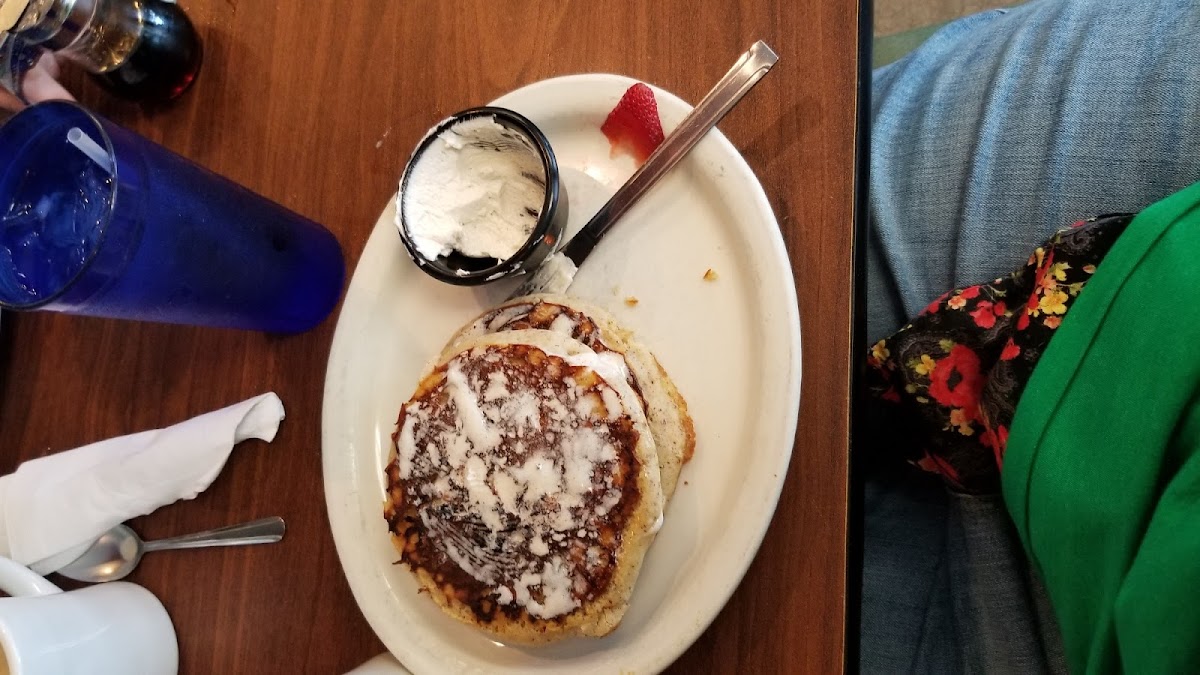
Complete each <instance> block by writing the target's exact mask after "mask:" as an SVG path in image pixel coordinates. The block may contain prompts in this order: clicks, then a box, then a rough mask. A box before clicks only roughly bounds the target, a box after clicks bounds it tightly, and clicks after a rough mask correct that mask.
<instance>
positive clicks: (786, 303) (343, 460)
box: [321, 73, 802, 672]
mask: <svg viewBox="0 0 1200 675" xmlns="http://www.w3.org/2000/svg"><path fill="white" fill-rule="evenodd" d="M605 81H607V82H605ZM589 82H593V83H595V82H605V83H606V84H612V83H615V84H620V85H623V88H622V91H623V90H624V88H627V87H628V86H630V85H632V84H634V83H636V82H641V80H636V79H633V78H630V77H627V76H624V75H617V74H613V73H577V74H569V75H560V76H556V77H551V78H547V79H543V80H538V81H535V82H531V83H529V84H526V85H524V86H521V87H519V88H517V89H514V90H512V91H510V92H508V93H506V94H503V95H501V96H499V97H497V98H496V99H495V100H493V101H491V102H490V103H489V105H501V106H503V105H505V101H508V100H511V99H512V98H519V97H524V96H531V95H533V96H536V95H537V92H538V91H539V90H542V89H546V88H551V89H552V88H555V87H559V86H563V85H571V86H574V85H576V84H586V83H589ZM646 84H649V85H650V86H651V88H652V89H653V90H654V93H655V97H656V98H657V99H658V100H660V101H662V100H663V99H671V100H672V103H673V104H674V105H677V106H681V107H682V109H684V110H691V107H692V106H691V105H690V104H688V103H687V102H686V101H683V100H682V99H680V98H679V97H678V96H676V95H674V94H673V93H671V92H669V91H667V90H665V89H662V88H661V87H658V86H656V85H654V84H651V83H648V82H647V83H646ZM709 135H710V136H711V137H712V139H713V140H714V141H715V142H716V143H718V144H719V145H720V146H721V149H722V154H723V155H725V156H726V157H728V158H729V159H730V160H731V162H733V163H734V164H735V165H736V167H737V170H739V171H740V172H742V173H744V174H745V175H746V176H747V177H748V178H749V179H750V180H749V183H750V187H751V190H750V192H751V193H752V194H750V195H749V196H750V198H751V199H752V200H753V202H754V203H755V206H756V210H757V212H758V213H759V214H761V215H763V216H764V217H763V218H762V219H761V220H759V219H756V220H755V222H762V223H763V224H764V225H766V224H768V223H767V221H769V224H771V225H774V227H773V228H772V229H771V232H770V233H768V235H767V237H766V239H767V240H768V241H769V253H770V254H771V255H772V257H773V258H774V259H775V260H774V263H775V265H774V266H775V267H776V269H778V270H779V271H780V272H781V273H782V275H783V276H784V277H786V282H787V283H783V284H778V285H781V286H783V288H782V289H780V290H782V291H783V294H784V296H785V297H784V298H783V302H782V307H783V308H784V316H783V317H782V319H783V320H782V321H781V327H782V328H784V329H785V330H786V333H787V336H786V337H787V339H786V341H785V342H786V343H787V345H788V347H789V354H788V359H787V360H788V369H787V375H786V400H785V404H784V405H782V406H781V409H784V410H790V411H791V412H790V413H788V414H787V415H786V417H785V419H784V420H783V421H782V427H781V428H780V429H779V432H780V437H781V438H782V439H786V443H785V447H784V448H781V449H780V450H779V451H777V452H776V453H773V454H772V457H775V456H781V458H780V459H779V460H777V461H776V463H775V464H774V465H775V466H776V467H777V468H778V471H777V473H776V475H775V476H774V477H773V480H772V481H771V482H770V483H769V484H770V487H771V489H770V491H769V493H767V494H764V495H763V496H764V497H766V500H765V502H766V503H768V504H769V508H768V509H766V517H763V518H761V519H760V522H757V523H755V526H756V527H755V529H756V532H754V535H753V536H752V537H749V538H748V539H747V540H746V541H747V543H748V544H751V545H750V546H748V548H746V550H745V552H746V553H747V555H744V556H742V557H741V559H740V560H738V561H737V564H736V566H734V567H732V568H731V569H730V572H731V573H730V574H728V575H726V576H727V579H728V583H726V584H725V588H723V589H721V592H720V593H712V595H713V596H719V598H717V601H716V602H709V603H706V607H705V611H703V612H699V613H698V614H700V615H702V618H701V620H700V621H698V622H695V623H692V624H690V625H688V626H681V627H680V628H679V629H678V633H679V635H680V636H681V637H682V639H679V640H675V641H673V643H672V644H671V645H669V646H668V645H661V647H665V648H663V649H659V650H656V651H655V652H653V653H652V654H650V656H649V658H647V659H644V660H642V661H640V662H637V663H631V664H630V666H632V667H633V668H634V669H635V670H643V669H644V670H649V671H652V672H658V671H660V670H662V669H664V668H665V667H666V666H668V665H670V664H671V663H672V662H674V661H675V660H676V659H678V658H679V656H681V655H682V654H683V653H684V652H685V651H686V650H687V649H689V648H690V647H691V646H692V645H693V644H694V643H695V642H696V640H697V639H698V638H699V637H700V636H701V635H702V634H703V633H704V631H705V630H707V628H708V627H709V626H710V625H711V624H712V622H713V621H714V620H715V619H716V617H717V616H718V615H719V614H720V613H721V611H722V609H723V608H724V607H725V605H726V604H728V601H729V599H730V598H731V597H732V595H733V593H734V592H735V591H736V590H737V588H738V587H739V586H740V585H741V582H742V581H743V579H744V578H745V575H746V572H747V571H748V569H749V567H750V565H751V564H752V563H753V561H754V559H755V558H756V557H757V554H758V551H759V549H760V548H761V546H762V542H763V539H764V538H765V536H766V533H767V531H768V530H769V528H770V525H771V523H772V522H773V521H774V518H775V513H776V509H777V508H778V502H779V498H780V496H781V494H782V490H783V485H784V482H785V481H786V478H787V475H788V470H789V467H790V465H791V459H792V454H793V452H794V451H795V449H796V444H795V438H796V430H797V428H798V425H799V412H800V400H801V390H802V377H801V376H802V340H801V336H802V332H801V323H800V312H799V302H798V295H797V290H796V281H795V272H794V269H793V267H792V263H791V258H790V256H789V255H788V252H787V246H786V243H785V241H784V237H783V232H782V230H781V229H780V228H779V222H778V219H777V218H776V216H775V211H774V209H773V208H772V207H771V204H770V200H769V199H768V198H767V195H766V192H765V190H764V188H763V186H762V183H761V181H759V179H758V176H757V174H755V172H754V170H753V169H752V168H751V167H750V165H749V163H747V162H746V160H745V158H744V157H743V156H742V154H741V152H739V151H738V149H737V148H736V147H735V146H734V145H733V143H732V142H730V141H729V140H728V138H727V137H726V136H725V135H724V134H723V133H722V132H721V131H720V129H713V132H712V133H711V134H709ZM394 202H395V193H393V194H392V195H391V196H390V197H388V204H387V205H386V206H385V208H384V209H383V211H382V212H381V214H380V217H379V218H378V219H377V220H376V222H375V224H374V225H373V226H372V229H371V232H370V234H369V235H368V237H367V241H366V243H365V244H364V247H363V251H362V253H361V254H360V257H359V260H358V264H357V265H356V268H355V270H354V272H353V273H352V276H351V280H350V283H349V285H348V287H347V290H346V295H345V299H344V301H343V303H342V307H341V308H340V309H339V314H338V319H337V324H336V328H335V331H334V336H333V340H332V342H331V346H330V351H329V357H328V361H327V366H326V377H325V386H324V390H323V393H322V403H321V455H322V484H323V489H324V492H325V501H326V512H327V517H328V520H329V524H330V531H331V535H332V537H333V540H334V545H335V549H336V553H337V556H338V562H339V565H340V566H341V568H342V573H343V577H345V579H346V582H347V584H348V585H349V586H350V589H351V593H352V595H353V596H354V600H355V604H356V605H357V606H358V608H359V611H360V613H362V615H363V616H364V618H366V620H367V622H368V624H369V625H370V627H371V630H372V632H374V633H375V634H376V636H377V637H378V638H379V639H380V641H382V642H383V643H384V645H385V646H386V647H387V649H388V651H390V652H391V653H392V654H393V655H394V656H395V657H396V658H397V659H398V660H400V661H401V662H402V663H403V664H404V665H405V667H406V668H413V667H416V669H417V670H423V669H436V668H442V669H444V668H447V667H452V666H453V665H454V664H453V663H451V662H447V661H446V660H442V661H437V662H427V661H425V660H420V662H412V663H410V662H409V661H406V660H405V659H413V658H419V657H420V656H421V654H422V652H419V651H414V650H408V649H397V648H396V646H395V645H393V644H392V643H393V642H395V640H390V639H389V638H390V637H391V636H390V635H389V636H385V633H386V631H383V630H381V629H380V628H379V627H378V624H379V623H381V622H383V621H384V620H385V619H386V617H385V616H383V615H382V614H383V612H382V611H381V607H379V606H377V605H376V603H377V599H376V595H382V594H377V593H373V594H369V595H368V591H369V590H370V589H368V588H366V587H365V586H366V584H365V582H364V580H363V576H369V575H362V576H360V575H358V574H354V575H352V574H351V573H350V571H349V565H350V564H351V562H353V560H352V559H350V556H351V554H352V553H359V554H360V555H361V552H358V551H355V550H354V549H355V546H354V544H353V542H352V539H353V535H354V534H355V532H354V531H349V529H350V525H351V524H353V521H362V513H361V509H359V508H358V507H357V505H358V501H359V500H358V495H357V490H350V491H349V492H347V491H346V490H344V489H342V486H340V485H338V484H336V483H335V482H334V481H332V480H331V474H333V473H335V472H337V471H342V472H347V469H349V471H348V472H347V475H350V476H353V475H355V474H356V473H357V472H358V467H357V464H358V462H357V454H358V453H357V451H354V450H352V449H351V450H350V451H346V448H345V447H341V448H337V449H336V450H335V451H331V449H330V446H331V445H332V444H334V443H340V445H342V446H345V445H346V443H345V442H341V441H342V440H343V439H341V438H339V437H338V433H340V432H341V431H343V430H338V431H337V432H335V431H333V430H331V426H332V425H331V420H330V419H329V418H330V417H331V416H332V412H331V406H330V400H331V398H336V397H337V396H338V395H339V392H338V391H336V389H337V386H338V384H339V383H341V382H339V381H338V378H337V377H335V376H336V375H338V374H340V373H339V372H338V365H339V360H340V359H343V356H342V355H343V353H344V352H346V351H347V350H348V349H350V348H352V342H353V335H352V331H351V329H350V327H349V326H348V325H346V324H344V323H343V316H345V315H346V309H347V307H349V306H351V298H352V296H354V297H358V296H360V295H363V291H359V293H358V294H355V293H354V291H355V290H356V287H358V286H361V285H362V284H364V283H367V281H366V279H367V277H366V276H363V275H360V270H361V269H362V268H363V267H364V265H363V263H364V261H366V260H368V256H367V253H368V251H371V250H373V249H378V248H380V247H381V245H379V244H375V245H374V246H373V242H374V240H375V239H376V238H377V237H383V236H386V234H388V232H387V230H390V229H391V228H390V226H389V224H388V223H386V222H385V218H384V216H386V214H387V213H388V212H389V210H390V209H391V208H392V205H393V204H394ZM373 257H378V256H373ZM372 262H374V261H372ZM376 267H378V265H376ZM369 271H370V268H369ZM778 281H784V279H779V280H778ZM767 285H768V286H770V287H772V288H774V287H776V285H777V284H775V283H771V284H767ZM354 304H355V305H357V304H358V303H357V302H355V303H354ZM342 362H343V363H348V362H347V361H342ZM342 382H344V380H343V381H342ZM344 440H345V441H346V442H349V441H351V439H349V438H345V439H344ZM335 460H337V461H335ZM342 502H345V503H342ZM381 508H382V505H381ZM345 520H349V521H352V522H351V523H344V522H343V521H345ZM359 530H361V528H359ZM362 557H363V558H366V557H367V556H362ZM376 576H377V575H376ZM372 581H380V582H381V583H383V584H385V585H386V580H383V579H382V577H378V576H377V578H376V579H372ZM400 646H401V647H403V646H404V645H400ZM465 665H466V664H464V663H462V662H458V667H459V669H463V667H464V666H465ZM564 666H565V664H564ZM414 672H416V671H414Z"/></svg>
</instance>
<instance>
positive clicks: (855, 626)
mask: <svg viewBox="0 0 1200 675" xmlns="http://www.w3.org/2000/svg"><path fill="white" fill-rule="evenodd" d="M873 36H874V0H859V3H858V63H857V73H858V75H857V83H856V92H855V120H854V215H853V228H854V230H853V236H852V238H851V248H850V250H851V260H852V262H851V267H850V277H851V284H852V289H851V293H850V298H851V305H850V326H849V331H850V339H849V345H850V424H849V429H850V439H849V443H848V445H847V448H848V451H849V453H850V457H849V462H848V467H849V479H848V480H849V482H848V485H847V493H846V496H847V502H848V503H847V507H846V594H845V598H846V600H845V602H846V607H845V612H844V615H845V619H846V627H845V631H846V632H845V639H844V642H843V645H844V649H843V656H844V659H845V660H844V662H843V669H844V671H845V672H850V673H857V672H858V670H859V669H858V666H859V649H860V621H861V602H862V569H863V529H862V509H863V491H864V490H863V472H862V471H861V467H860V466H859V460H858V453H856V452H855V448H854V439H855V438H856V437H861V435H860V434H857V433H855V432H856V430H857V428H858V425H859V424H861V423H862V419H863V416H862V415H859V414H857V412H858V411H859V410H860V409H861V405H862V402H861V401H860V400H859V397H860V393H859V392H861V391H862V388H861V387H860V386H859V385H860V383H861V381H862V377H863V375H864V368H865V367H866V360H865V359H863V358H860V355H862V354H864V353H866V340H867V297H866V290H867V283H866V282H867V280H866V276H865V275H866V271H867V265H866V260H867V238H868V237H869V236H870V210H869V209H870V206H869V198H870V167H871V60H872V53H871V52H872V49H871V45H872V41H873V39H874V37H873Z"/></svg>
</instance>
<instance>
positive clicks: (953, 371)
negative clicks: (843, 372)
mask: <svg viewBox="0 0 1200 675" xmlns="http://www.w3.org/2000/svg"><path fill="white" fill-rule="evenodd" d="M1130 220H1132V216H1106V217H1105V218H1103V219H1097V220H1093V221H1089V222H1088V223H1087V224H1086V225H1085V226H1082V227H1079V226H1073V227H1072V228H1069V229H1066V230H1063V231H1061V232H1059V233H1058V234H1056V235H1055V236H1054V237H1053V238H1051V239H1050V240H1049V241H1047V242H1046V244H1045V245H1043V246H1042V247H1040V248H1039V249H1038V250H1037V251H1035V252H1034V254H1033V255H1031V256H1030V257H1029V260H1028V262H1027V263H1026V266H1025V268H1024V269H1022V270H1019V271H1017V272H1016V273H1014V274H1012V275H1009V276H1007V277H1001V278H997V279H995V280H994V281H993V282H990V283H987V284H980V285H975V286H967V287H965V288H962V289H959V290H956V291H950V292H948V293H944V294H942V295H941V296H940V297H938V298H937V299H936V300H934V301H933V302H932V303H930V304H929V306H928V307H926V308H925V309H924V310H923V311H922V312H921V314H920V315H919V316H918V317H916V318H914V319H913V320H912V321H911V323H909V324H907V325H906V326H905V327H904V328H902V329H901V330H900V331H899V332H898V333H896V334H895V335H893V336H891V337H889V338H886V339H884V340H881V341H879V342H878V343H876V345H874V346H873V347H872V351H871V354H870V356H869V357H868V363H869V365H870V368H868V376H867V381H868V387H869V388H870V390H871V392H872V394H873V399H872V403H871V407H870V408H869V410H870V409H874V408H873V407H874V406H875V405H882V406H889V407H890V409H891V410H892V412H891V413H889V414H890V415H892V416H893V417H885V418H882V419H883V420H894V419H895V418H894V415H896V414H900V415H904V416H910V417H912V418H913V419H910V420H909V421H908V422H906V424H911V425H914V426H911V427H910V428H911V429H919V430H920V434H922V435H921V436H920V437H919V438H916V439H911V441H906V442H903V443H901V444H900V447H901V448H903V452H904V455H905V457H907V458H908V460H909V461H910V462H912V463H914V464H916V465H917V466H919V467H921V468H922V469H925V470H927V471H931V472H934V473H937V474H939V475H941V476H942V478H943V480H945V482H946V483H947V484H948V485H949V486H950V487H951V488H953V489H955V490H962V491H965V492H972V493H994V492H996V491H997V490H999V476H1000V473H999V472H1000V468H1001V467H1002V465H1003V460H1004V455H1005V452H1006V450H1007V446H1008V436H1009V427H1010V425H1011V424H1012V420H1013V411H1014V410H1015V408H1016V405H1015V403H1016V401H1017V399H1018V398H1019V397H1020V394H1021V392H1022V390H1023V389H1024V387H1025V385H1026V383H1027V382H1028V379H1029V377H1030V375H1031V374H1032V372H1033V368H1034V367H1035V365H1036V364H1037V360H1038V358H1039V356H1040V355H1041V354H1042V353H1043V351H1044V349H1045V346H1046V344H1047V343H1048V342H1049V341H1050V339H1051V337H1053V335H1054V334H1055V333H1056V332H1057V331H1056V330H1055V329H1056V328H1057V327H1058V325H1059V322H1060V321H1061V320H1062V317H1063V316H1064V314H1065V313H1066V311H1068V310H1069V309H1070V306H1071V305H1072V304H1073V303H1074V300H1075V298H1076V297H1077V296H1078V294H1079V292H1080V291H1081V290H1082V289H1083V287H1084V285H1085V284H1086V283H1087V281H1088V280H1089V278H1090V276H1091V273H1092V272H1094V271H1095V266H1096V265H1098V264H1099V263H1100V261H1101V260H1102V258H1103V256H1104V254H1105V253H1107V251H1108V249H1109V247H1111V245H1112V244H1113V242H1115V241H1116V239H1117V237H1118V236H1119V235H1120V233H1121V232H1122V231H1123V230H1124V227H1125V226H1126V225H1127V224H1128V223H1129V221H1130ZM1068 243H1069V245H1067V244H1068ZM1056 261H1057V262H1056ZM1050 293H1053V294H1054V297H1053V299H1054V302H1053V303H1049V302H1048V301H1047V302H1046V303H1043V299H1044V298H1046V297H1047V294H1050ZM1009 300H1011V301H1012V302H1013V303H1014V307H1012V308H1010V307H1009V306H1008V304H1007V302H1008V301H1009ZM1043 305H1045V306H1043ZM946 310H956V311H946ZM1050 310H1052V311H1050ZM869 414H870V413H869ZM878 432H879V433H881V434H883V435H884V436H885V437H888V436H887V435H888V434H890V433H892V431H890V430H889V427H888V426H887V425H880V426H879V427H878ZM888 438H889V441H888V442H885V443H884V444H883V445H884V446H885V447H894V446H896V444H895V443H894V441H895V439H896V437H894V436H891V437H888Z"/></svg>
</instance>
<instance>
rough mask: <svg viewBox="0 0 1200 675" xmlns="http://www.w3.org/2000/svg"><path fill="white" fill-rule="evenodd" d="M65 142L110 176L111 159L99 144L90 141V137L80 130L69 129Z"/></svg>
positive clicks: (111, 168)
mask: <svg viewBox="0 0 1200 675" xmlns="http://www.w3.org/2000/svg"><path fill="white" fill-rule="evenodd" d="M67 140H68V141H70V143H71V145H73V146H75V147H77V148H79V151H80V152H82V153H83V154H85V155H87V156H88V157H89V158H90V159H91V160H92V161H93V162H95V163H96V165H97V166H99V167H100V168H101V169H104V172H105V173H107V174H110V175H111V174H112V172H113V165H112V158H111V157H109V156H108V153H107V152H106V151H105V150H104V148H102V147H100V144H99V143H97V142H96V141H93V140H92V137H91V136H88V135H87V134H85V133H83V130H82V129H80V128H79V127H71V130H70V131H68V132H67Z"/></svg>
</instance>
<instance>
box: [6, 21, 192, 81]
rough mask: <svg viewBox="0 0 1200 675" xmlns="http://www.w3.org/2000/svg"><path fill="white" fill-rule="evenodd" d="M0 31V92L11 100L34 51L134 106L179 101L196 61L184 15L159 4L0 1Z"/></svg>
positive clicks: (188, 26)
mask: <svg viewBox="0 0 1200 675" xmlns="http://www.w3.org/2000/svg"><path fill="white" fill-rule="evenodd" d="M0 31H4V33H3V36H4V37H3V40H4V41H3V43H2V44H0V86H4V87H5V88H7V89H9V90H10V91H12V92H13V93H15V94H17V95H18V96H21V91H20V81H21V77H22V75H23V74H24V73H25V71H26V70H28V69H29V68H30V67H31V66H32V64H33V63H34V62H36V59H37V57H38V56H39V55H40V53H41V51H42V50H49V51H52V52H55V53H56V54H57V55H59V56H62V57H64V58H66V59H68V60H70V61H72V62H74V63H76V64H78V65H80V66H82V67H83V68H84V69H85V70H87V71H88V72H90V73H92V74H93V76H94V77H95V78H96V79H97V80H99V81H100V83H101V84H103V85H104V86H105V87H106V88H108V89H109V90H110V91H112V92H113V93H115V94H117V95H118V96H121V97H123V98H128V99H132V100H138V101H165V100H169V99H172V98H175V97H176V96H179V95H180V94H182V93H183V92H184V91H185V90H186V89H187V88H188V86H189V85H191V83H192V81H193V80H194V79H195V78H196V74H197V73H198V71H199V70H200V63H201V59H202V54H203V52H202V49H201V45H200V38H199V35H197V33H196V29H195V27H194V26H193V25H192V22H191V21H190V20H189V19H188V17H187V14H185V13H184V11H183V10H182V9H180V8H179V6H178V5H176V4H175V3H174V2H169V1H167V0H0Z"/></svg>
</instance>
